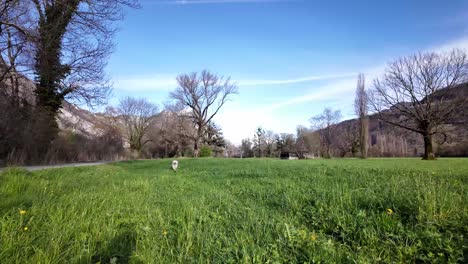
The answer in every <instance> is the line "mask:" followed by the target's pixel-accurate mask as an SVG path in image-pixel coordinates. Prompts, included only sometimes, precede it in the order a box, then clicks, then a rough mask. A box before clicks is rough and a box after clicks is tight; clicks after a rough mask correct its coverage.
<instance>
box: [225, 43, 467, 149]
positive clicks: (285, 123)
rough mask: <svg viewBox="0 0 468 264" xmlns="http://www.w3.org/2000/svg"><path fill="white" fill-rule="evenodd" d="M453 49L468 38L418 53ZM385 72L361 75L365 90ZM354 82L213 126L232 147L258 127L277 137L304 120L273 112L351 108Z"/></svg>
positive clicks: (236, 114) (241, 110)
mask: <svg viewBox="0 0 468 264" xmlns="http://www.w3.org/2000/svg"><path fill="white" fill-rule="evenodd" d="M454 48H458V49H464V50H466V51H468V37H462V38H460V39H456V40H454V41H451V42H448V43H445V44H443V45H439V46H434V47H431V48H427V49H423V50H422V51H424V52H431V51H433V52H448V51H450V50H452V49H454ZM402 55H408V54H402ZM385 68H386V64H385V63H381V64H377V65H376V66H375V67H371V68H368V69H367V70H364V71H362V72H363V73H364V74H365V76H366V82H367V87H370V86H371V83H372V80H373V79H374V78H376V77H378V76H379V75H380V74H382V73H383V72H384V70H385ZM353 70H357V69H353ZM337 76H339V75H337ZM301 79H304V78H301ZM297 80H300V79H297ZM356 82H357V75H355V77H352V78H345V79H341V80H338V81H331V82H330V83H328V84H326V85H323V86H319V87H315V88H311V89H309V92H308V93H306V94H303V95H300V96H297V97H292V98H288V99H286V100H282V101H278V102H277V103H274V104H272V105H269V106H266V107H253V108H251V109H248V110H247V109H246V108H245V107H240V106H232V107H229V108H228V109H225V111H223V112H221V113H220V115H219V116H217V117H216V122H218V123H219V124H220V125H221V127H222V128H223V132H224V133H225V136H226V138H227V139H229V140H231V141H232V142H233V143H235V144H240V142H241V140H242V139H244V138H246V137H252V135H253V133H254V131H255V129H256V127H258V126H262V127H263V128H264V129H268V130H273V131H275V132H278V133H280V132H290V133H292V132H293V131H294V128H295V126H296V125H299V124H301V122H304V121H305V120H297V119H294V117H293V116H291V117H290V118H288V120H278V117H277V113H278V112H277V111H276V110H278V109H283V108H287V107H290V106H295V105H300V104H304V103H312V102H323V101H325V100H326V101H333V102H340V103H341V104H343V105H346V106H348V105H352V103H353V99H354V91H355V88H356ZM313 115H314V113H310V116H313Z"/></svg>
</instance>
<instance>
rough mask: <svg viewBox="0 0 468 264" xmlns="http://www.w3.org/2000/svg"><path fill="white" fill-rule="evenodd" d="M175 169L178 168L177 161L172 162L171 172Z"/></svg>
mask: <svg viewBox="0 0 468 264" xmlns="http://www.w3.org/2000/svg"><path fill="white" fill-rule="evenodd" d="M177 167H179V162H178V161H177V160H173V161H172V170H173V171H176V170H177Z"/></svg>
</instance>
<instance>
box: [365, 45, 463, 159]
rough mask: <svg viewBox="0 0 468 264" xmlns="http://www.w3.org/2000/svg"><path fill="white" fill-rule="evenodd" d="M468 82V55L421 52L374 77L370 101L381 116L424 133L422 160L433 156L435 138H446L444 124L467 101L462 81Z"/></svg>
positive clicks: (400, 60) (386, 120)
mask: <svg viewBox="0 0 468 264" xmlns="http://www.w3.org/2000/svg"><path fill="white" fill-rule="evenodd" d="M467 81H468V60H467V54H466V53H465V52H464V51H462V50H452V51H451V52H449V53H440V54H438V53H433V52H430V53H419V54H417V55H414V56H409V57H404V58H400V59H398V60H396V61H394V62H392V63H390V64H389V66H388V67H387V69H386V71H385V74H384V75H383V76H382V77H381V78H377V79H375V80H374V87H373V90H372V92H371V98H370V103H371V107H372V110H373V111H375V112H376V113H377V114H378V116H379V118H380V119H381V120H383V121H385V122H387V123H389V124H392V125H394V126H397V127H400V128H404V129H407V130H410V131H412V132H415V133H418V134H421V135H422V136H423V138H424V157H423V159H426V160H430V159H434V158H435V155H434V150H433V137H434V136H437V135H442V137H443V138H445V137H446V132H447V127H446V126H444V124H446V123H448V122H450V120H451V119H452V118H455V117H456V109H457V108H458V107H459V106H460V105H463V104H465V103H466V97H463V96H458V95H459V94H460V93H461V92H463V89H461V88H462V87H460V85H461V84H463V83H466V82H467Z"/></svg>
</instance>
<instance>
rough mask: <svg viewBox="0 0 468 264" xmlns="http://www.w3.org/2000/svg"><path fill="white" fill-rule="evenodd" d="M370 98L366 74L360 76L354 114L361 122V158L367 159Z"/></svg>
mask: <svg viewBox="0 0 468 264" xmlns="http://www.w3.org/2000/svg"><path fill="white" fill-rule="evenodd" d="M367 101H368V96H367V91H366V87H365V77H364V74H362V73H361V74H359V76H358V82H357V87H356V97H355V99H354V112H355V113H356V115H357V116H358V120H359V146H360V149H361V158H363V159H365V158H367V150H368V146H367V144H368V141H369V117H368V103H367Z"/></svg>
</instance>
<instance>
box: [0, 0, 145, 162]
mask: <svg viewBox="0 0 468 264" xmlns="http://www.w3.org/2000/svg"><path fill="white" fill-rule="evenodd" d="M123 6H131V7H137V2H136V0H29V1H24V0H2V1H1V2H0V14H1V17H0V37H1V39H0V41H4V40H5V39H6V41H7V44H8V45H7V46H8V47H10V48H9V49H8V51H7V52H5V51H4V49H3V48H1V50H0V52H2V61H1V62H0V63H1V64H2V76H3V73H5V72H8V71H7V70H10V71H11V70H13V71H15V72H17V71H19V70H21V71H22V72H25V73H27V74H28V77H32V75H34V77H35V81H36V87H35V93H34V94H35V107H36V111H35V123H36V125H34V130H35V133H34V134H35V136H36V138H35V140H34V142H35V144H36V145H37V146H38V152H39V153H41V152H44V151H45V150H46V149H47V147H48V145H49V144H50V142H51V141H52V139H53V138H54V137H55V134H56V132H57V131H58V126H57V123H56V116H57V114H58V113H59V111H60V108H61V105H62V101H63V100H64V99H69V100H73V101H75V102H76V101H78V102H84V103H87V104H88V105H95V104H99V103H101V102H102V101H103V100H104V99H105V98H106V97H107V95H108V93H109V91H110V85H109V82H108V80H107V78H106V75H105V72H104V67H105V66H106V62H107V58H108V56H109V55H110V53H111V52H112V47H113V43H112V37H113V34H114V32H115V31H116V26H115V23H114V22H115V21H116V20H119V19H121V18H122V15H123V13H122V12H123V8H122V7H123ZM6 53H8V54H7V55H8V58H9V59H8V60H4V59H3V57H4V56H3V55H4V54H6ZM11 58H14V59H15V60H14V61H15V63H14V64H13V63H12V59H11ZM18 62H21V65H19V64H18ZM19 66H21V67H19ZM32 73H33V74H32ZM0 77H1V76H0Z"/></svg>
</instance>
